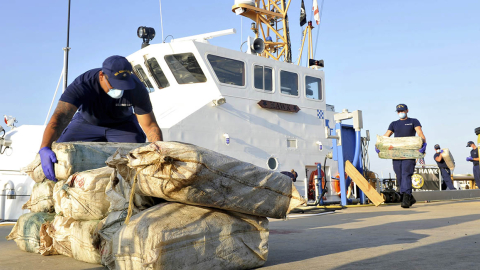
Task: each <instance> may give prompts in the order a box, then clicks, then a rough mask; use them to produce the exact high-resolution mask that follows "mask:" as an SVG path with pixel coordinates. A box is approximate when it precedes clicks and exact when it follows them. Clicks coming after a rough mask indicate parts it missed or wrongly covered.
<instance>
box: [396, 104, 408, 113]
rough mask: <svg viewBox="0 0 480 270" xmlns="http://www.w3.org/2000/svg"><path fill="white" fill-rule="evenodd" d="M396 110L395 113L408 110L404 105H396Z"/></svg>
mask: <svg viewBox="0 0 480 270" xmlns="http://www.w3.org/2000/svg"><path fill="white" fill-rule="evenodd" d="M396 110H397V112H399V111H406V110H408V107H407V105H405V104H398V105H397V108H396Z"/></svg>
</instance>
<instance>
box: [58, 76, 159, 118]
mask: <svg viewBox="0 0 480 270" xmlns="http://www.w3.org/2000/svg"><path fill="white" fill-rule="evenodd" d="M100 70H102V69H101V68H95V69H92V70H89V71H87V72H85V73H83V74H82V75H80V76H78V77H77V78H76V79H75V80H74V81H73V82H72V83H71V84H70V85H69V86H68V87H67V89H66V90H65V92H64V93H63V94H62V96H61V97H60V100H61V101H63V102H67V103H70V104H73V105H75V106H76V107H78V109H79V112H78V113H80V114H81V115H82V117H83V119H85V120H87V121H88V122H89V123H91V124H93V125H97V126H105V127H110V126H115V125H117V124H121V123H125V122H128V121H132V120H133V119H134V117H135V115H134V112H135V113H136V114H139V115H142V114H147V113H150V112H151V111H152V103H151V101H150V96H149V93H148V91H147V89H146V88H145V86H144V85H143V84H142V82H141V81H140V80H139V79H138V78H137V77H136V76H133V75H132V77H133V78H134V80H135V83H136V87H135V89H132V90H126V91H123V96H122V97H121V98H119V99H114V98H111V97H110V96H109V95H108V94H107V93H105V91H104V90H103V89H102V87H101V86H100V78H99V77H98V74H99V72H100ZM134 110H135V111H134Z"/></svg>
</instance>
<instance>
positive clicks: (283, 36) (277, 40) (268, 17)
mask: <svg viewBox="0 0 480 270" xmlns="http://www.w3.org/2000/svg"><path fill="white" fill-rule="evenodd" d="M290 2H291V0H288V3H287V1H286V0H255V1H251V3H240V4H235V5H233V6H232V11H233V12H235V13H237V14H238V15H242V16H244V17H247V18H249V19H251V20H253V21H254V22H253V23H252V27H251V29H252V31H253V32H254V33H255V38H259V37H260V38H262V39H263V41H264V43H265V51H264V52H263V53H261V54H260V56H263V57H266V58H273V59H275V60H280V61H285V62H288V63H291V62H292V50H291V44H290V32H289V29H288V28H289V26H288V15H287V12H288V8H289V7H290ZM272 36H274V37H272Z"/></svg>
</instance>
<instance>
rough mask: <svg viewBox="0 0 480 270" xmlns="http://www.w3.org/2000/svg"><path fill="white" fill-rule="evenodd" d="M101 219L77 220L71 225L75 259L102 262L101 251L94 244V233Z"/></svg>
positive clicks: (71, 243) (70, 238) (71, 239)
mask: <svg viewBox="0 0 480 270" xmlns="http://www.w3.org/2000/svg"><path fill="white" fill-rule="evenodd" d="M99 222H100V220H87V221H75V222H73V223H72V225H71V226H70V230H71V232H70V237H69V240H70V245H71V247H72V256H73V258H74V259H76V260H79V261H82V262H88V263H96V264H101V262H102V260H101V256H100V251H99V250H98V249H96V248H95V247H94V246H93V233H94V231H95V228H96V227H97V225H98V223H99Z"/></svg>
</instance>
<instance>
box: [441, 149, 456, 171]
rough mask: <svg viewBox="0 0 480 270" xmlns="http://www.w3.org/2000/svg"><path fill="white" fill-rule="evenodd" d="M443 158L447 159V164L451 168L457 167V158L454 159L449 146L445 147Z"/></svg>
mask: <svg viewBox="0 0 480 270" xmlns="http://www.w3.org/2000/svg"><path fill="white" fill-rule="evenodd" d="M442 150H443V153H442V158H443V160H445V164H447V167H448V168H449V169H450V170H453V169H455V160H454V159H453V155H452V152H450V150H449V149H448V148H443V149H442Z"/></svg>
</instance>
